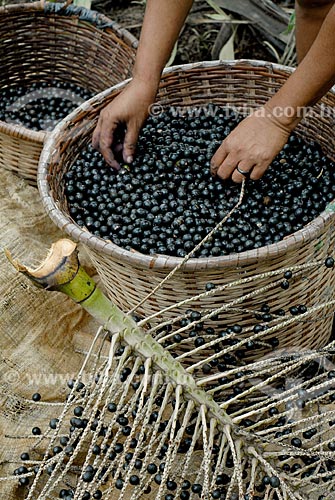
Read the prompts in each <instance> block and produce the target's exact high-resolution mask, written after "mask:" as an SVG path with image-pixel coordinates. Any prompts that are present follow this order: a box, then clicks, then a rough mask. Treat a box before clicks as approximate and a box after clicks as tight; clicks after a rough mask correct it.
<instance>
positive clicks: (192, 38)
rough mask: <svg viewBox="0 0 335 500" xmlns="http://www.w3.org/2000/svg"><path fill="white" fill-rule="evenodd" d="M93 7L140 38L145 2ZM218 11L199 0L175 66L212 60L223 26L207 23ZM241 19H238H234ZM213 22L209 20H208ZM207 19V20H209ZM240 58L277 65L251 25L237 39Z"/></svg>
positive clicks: (105, 2) (104, 0)
mask: <svg viewBox="0 0 335 500" xmlns="http://www.w3.org/2000/svg"><path fill="white" fill-rule="evenodd" d="M277 3H279V4H280V5H281V6H283V7H292V5H293V2H291V1H290V0H288V1H287V0H284V1H278V2H277ZM92 7H93V8H94V9H96V10H98V11H100V12H104V13H105V14H107V15H108V16H110V17H112V18H113V19H115V20H116V21H118V22H119V24H120V25H121V26H123V27H125V28H127V29H128V30H129V31H130V32H131V33H132V34H133V35H134V36H136V37H137V38H138V37H139V36H140V28H141V24H142V20H143V14H144V10H145V2H144V1H143V0H142V1H131V0H117V1H115V0H96V1H93V4H92ZM213 13H214V10H213V8H212V7H210V6H209V5H208V4H207V2H206V1H203V0H196V1H195V2H194V6H193V8H192V11H191V16H189V17H188V20H187V22H186V24H185V27H184V29H183V30H182V33H181V36H180V38H179V42H178V49H177V54H176V57H175V59H174V61H173V63H174V64H185V63H192V62H197V61H208V60H212V54H211V51H212V47H213V44H214V42H215V39H216V37H217V34H218V31H219V29H220V26H221V24H220V23H218V22H216V23H207V22H204V20H205V19H206V16H207V15H208V14H213ZM234 19H238V16H234ZM208 20H209V19H208ZM208 20H207V21H208ZM234 49H235V58H236V59H243V58H246V59H262V60H269V61H273V62H276V58H275V57H274V54H273V52H272V51H271V49H269V48H268V47H267V46H266V45H265V44H264V39H263V38H262V36H260V35H259V33H256V32H255V29H254V28H253V27H252V25H251V24H240V25H238V27H237V31H236V35H235V37H234Z"/></svg>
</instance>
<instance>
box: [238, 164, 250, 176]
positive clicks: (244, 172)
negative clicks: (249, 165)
mask: <svg viewBox="0 0 335 500" xmlns="http://www.w3.org/2000/svg"><path fill="white" fill-rule="evenodd" d="M236 170H237V171H238V172H239V173H240V174H241V175H244V177H247V176H248V175H250V171H249V170H242V169H241V168H240V167H239V166H237V167H236Z"/></svg>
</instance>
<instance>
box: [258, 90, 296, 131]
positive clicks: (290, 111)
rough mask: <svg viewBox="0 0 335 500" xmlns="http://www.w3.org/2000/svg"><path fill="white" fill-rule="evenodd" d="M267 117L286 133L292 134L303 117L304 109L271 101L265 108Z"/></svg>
mask: <svg viewBox="0 0 335 500" xmlns="http://www.w3.org/2000/svg"><path fill="white" fill-rule="evenodd" d="M263 109H264V110H265V116H266V117H267V118H268V119H269V120H270V121H271V122H272V123H274V124H275V125H277V126H278V127H280V128H281V129H283V130H284V131H285V132H288V133H291V132H292V130H293V129H294V128H295V127H296V126H297V125H298V123H299V122H300V120H301V119H302V117H303V113H302V111H303V109H302V108H300V107H297V106H290V105H282V104H280V103H276V102H275V99H274V98H273V99H270V100H269V101H268V102H267V103H266V104H265V105H264V106H263Z"/></svg>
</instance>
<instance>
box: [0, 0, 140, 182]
mask: <svg viewBox="0 0 335 500" xmlns="http://www.w3.org/2000/svg"><path fill="white" fill-rule="evenodd" d="M136 47H137V40H136V38H134V37H133V36H132V35H131V34H130V33H129V32H128V31H127V30H125V29H122V28H121V27H120V26H119V25H118V24H117V23H115V22H113V21H111V20H110V19H109V18H108V17H106V16H104V15H102V14H98V13H97V12H94V11H91V10H88V9H85V8H83V7H75V6H73V5H67V4H60V3H44V2H43V1H41V2H34V3H30V4H28V3H24V4H18V5H16V4H13V5H7V6H5V7H0V60H1V73H0V89H2V88H6V87H8V86H13V85H17V84H19V85H31V84H32V83H34V82H48V83H50V84H52V83H55V82H56V81H62V82H73V83H75V84H77V85H78V86H80V87H83V88H85V89H87V90H89V91H91V92H93V93H99V92H101V91H103V90H105V89H106V88H108V87H111V86H113V85H115V84H116V83H119V82H121V81H123V80H125V79H126V78H128V77H129V76H130V74H131V69H132V66H133V62H134V60H135V52H136ZM47 135H48V132H45V131H40V132H36V131H32V130H29V129H27V128H25V127H23V126H21V125H14V124H10V123H6V122H3V121H0V167H3V168H5V169H7V170H10V171H12V172H14V173H16V174H18V175H19V176H20V177H23V178H24V179H26V180H27V181H28V182H29V183H30V184H32V185H36V176H37V166H38V160H39V156H40V153H41V151H42V147H43V143H44V141H45V138H46V137H47Z"/></svg>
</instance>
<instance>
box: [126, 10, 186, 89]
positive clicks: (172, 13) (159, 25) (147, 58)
mask: <svg viewBox="0 0 335 500" xmlns="http://www.w3.org/2000/svg"><path fill="white" fill-rule="evenodd" d="M192 4H193V0H148V1H147V6H146V11H145V16H144V21H143V27H142V32H141V37H140V43H139V47H138V51H137V56H136V62H135V66H134V72H133V73H134V78H136V79H138V80H142V81H145V82H147V83H148V84H150V85H151V86H152V87H153V88H157V87H158V84H159V80H160V76H161V72H162V70H163V69H164V66H165V64H166V62H167V61H168V59H169V57H170V54H171V51H172V49H173V46H174V44H175V42H176V40H177V38H178V35H179V33H180V30H181V28H182V26H183V24H184V21H185V19H186V16H187V14H188V12H189V11H190V9H191V6H192Z"/></svg>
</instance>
